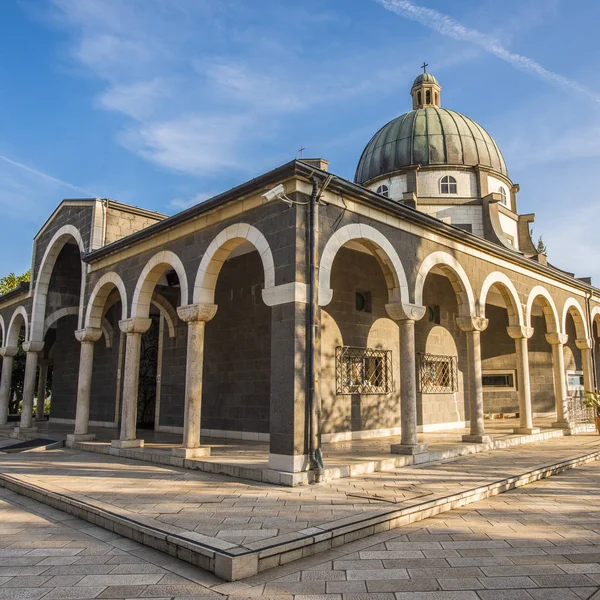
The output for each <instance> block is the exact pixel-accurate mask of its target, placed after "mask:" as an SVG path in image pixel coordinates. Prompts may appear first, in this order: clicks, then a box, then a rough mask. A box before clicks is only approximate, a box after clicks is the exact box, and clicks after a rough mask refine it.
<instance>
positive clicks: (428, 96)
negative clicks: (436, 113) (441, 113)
mask: <svg viewBox="0 0 600 600" xmlns="http://www.w3.org/2000/svg"><path fill="white" fill-rule="evenodd" d="M425 104H431V90H427V91H426V92H425Z"/></svg>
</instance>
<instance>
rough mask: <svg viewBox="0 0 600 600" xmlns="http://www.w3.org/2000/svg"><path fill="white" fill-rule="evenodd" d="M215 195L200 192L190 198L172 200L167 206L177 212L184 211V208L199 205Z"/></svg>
mask: <svg viewBox="0 0 600 600" xmlns="http://www.w3.org/2000/svg"><path fill="white" fill-rule="evenodd" d="M216 195H217V194H216V193H213V192H200V193H198V194H195V195H194V196H192V197H191V198H173V200H171V202H169V206H170V207H171V208H173V209H175V210H178V211H180V210H185V209H186V208H190V207H192V206H195V205H196V204H200V203H201V202H204V201H205V200H208V199H209V198H212V197H213V196H216Z"/></svg>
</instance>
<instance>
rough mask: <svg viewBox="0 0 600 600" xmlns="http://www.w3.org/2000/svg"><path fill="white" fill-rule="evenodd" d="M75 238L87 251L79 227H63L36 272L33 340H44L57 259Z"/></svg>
mask: <svg viewBox="0 0 600 600" xmlns="http://www.w3.org/2000/svg"><path fill="white" fill-rule="evenodd" d="M70 239H74V240H75V241H76V242H77V245H78V246H79V251H80V252H82V253H83V252H85V245H84V243H83V238H82V237H81V233H80V232H79V229H77V227H75V226H73V225H64V226H63V227H61V228H60V229H59V230H58V231H57V232H56V233H55V234H54V235H53V236H52V239H51V240H50V243H49V244H48V245H47V246H46V251H45V252H44V256H43V257H42V261H41V262H40V268H39V271H38V272H37V273H35V274H34V275H35V290H34V292H33V305H32V308H31V331H30V334H29V335H30V337H29V339H30V340H32V341H39V342H41V341H43V333H44V319H45V317H46V300H47V298H48V286H49V285H50V278H51V277H52V272H53V271H54V265H55V264H56V259H57V258H58V255H59V254H60V251H61V250H62V249H63V247H64V245H65V244H66V243H67V242H68V241H69V240H70ZM85 275H86V269H85V264H84V263H83V261H81V288H80V292H79V323H78V326H79V327H81V315H82V314H83V297H84V293H85Z"/></svg>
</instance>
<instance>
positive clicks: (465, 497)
mask: <svg viewBox="0 0 600 600" xmlns="http://www.w3.org/2000/svg"><path fill="white" fill-rule="evenodd" d="M598 459H600V451H595V452H591V453H587V454H583V455H580V456H577V457H575V458H571V459H568V460H563V461H560V462H557V463H552V464H548V465H545V466H541V467H537V468H535V469H532V470H530V471H527V472H525V473H521V474H520V475H515V476H512V477H507V478H504V479H499V480H497V481H493V482H491V483H488V484H484V485H481V486H478V487H475V488H471V489H470V490H465V491H462V492H459V493H456V494H450V495H446V496H440V497H438V498H434V499H430V500H427V501H424V502H417V503H416V504H413V505H411V506H404V507H402V508H394V509H378V510H377V509H376V510H373V511H369V513H363V514H361V515H357V516H353V517H347V518H344V519H338V520H336V521H332V522H330V523H326V524H322V525H320V526H318V527H311V528H309V529H304V530H300V531H298V532H295V533H291V534H286V535H282V536H278V537H275V538H271V539H270V540H262V541H259V542H253V543H250V544H247V545H245V546H242V545H236V544H232V543H229V542H225V541H223V540H220V539H218V538H213V537H209V536H204V535H202V534H199V533H196V532H189V531H187V530H184V529H181V528H179V527H175V526H173V525H167V524H165V523H161V522H160V521H156V520H154V519H149V518H145V517H142V516H140V515H138V514H136V513H132V512H130V511H128V510H125V509H122V508H119V507H115V506H113V505H110V504H106V503H104V502H101V501H98V500H94V501H90V500H89V498H87V497H85V496H82V495H80V494H76V493H74V492H70V491H67V490H63V489H61V488H60V487H57V486H53V489H49V488H45V487H43V486H40V485H38V484H36V483H32V482H30V481H27V480H28V479H35V478H34V477H31V476H27V475H23V476H20V477H15V476H11V475H5V474H0V486H2V487H5V488H7V489H10V490H12V491H14V492H16V493H18V494H21V495H23V496H27V497H29V498H33V499H34V500H37V501H39V502H42V503H43V504H47V505H49V506H52V507H54V508H57V509H59V510H62V511H64V512H66V513H68V514H71V515H73V516H75V517H78V518H80V519H84V520H86V521H89V522H90V523H94V524H95V525H98V526H99V527H103V528H104V529H107V530H109V531H113V532H114V533H117V534H119V535H122V536H123V537H126V538H129V539H132V540H134V541H136V542H139V543H140V544H144V545H146V546H149V547H151V548H155V549H157V550H160V551H162V552H165V553H167V554H170V555H171V556H176V557H177V558H179V559H181V560H183V561H186V562H188V563H191V564H193V565H195V566H198V567H201V568H203V569H206V570H207V571H210V572H212V573H214V574H215V575H217V576H218V577H221V578H222V579H225V580H227V581H237V580H240V579H245V578H247V577H251V576H253V575H256V574H257V573H259V572H261V571H264V570H266V569H270V568H273V567H276V566H279V565H283V564H287V563H289V562H292V561H294V560H298V559H300V558H305V557H307V556H312V555H314V554H317V553H319V552H323V551H325V550H330V549H331V548H335V547H337V546H341V545H343V544H346V543H349V542H352V541H355V540H358V539H361V538H365V537H369V536H371V535H375V534H377V533H381V532H384V531H389V530H390V529H395V528H397V527H401V526H403V525H407V524H409V523H414V522H417V521H421V520H423V519H427V518H428V517H431V516H433V515H437V514H440V513H443V512H447V511H450V510H452V509H454V508H458V507H461V506H465V505H467V504H471V503H473V502H477V501H479V500H482V499H484V498H489V497H490V496H495V495H497V494H502V493H504V492H506V491H509V490H512V489H515V488H518V487H521V486H524V485H527V484H529V483H532V482H534V481H538V480H540V479H544V478H547V477H551V476H552V475H555V474H557V473H560V472H562V471H565V470H567V469H572V468H574V467H577V466H579V465H582V464H585V463H588V462H592V461H595V460H598Z"/></svg>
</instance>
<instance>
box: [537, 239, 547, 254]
mask: <svg viewBox="0 0 600 600" xmlns="http://www.w3.org/2000/svg"><path fill="white" fill-rule="evenodd" d="M536 250H537V251H538V253H539V254H548V247H547V246H546V244H544V238H543V236H541V235H540V237H539V238H538V242H537V246H536Z"/></svg>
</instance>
